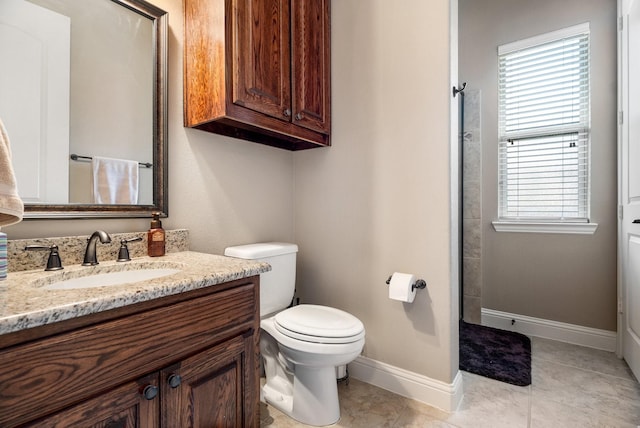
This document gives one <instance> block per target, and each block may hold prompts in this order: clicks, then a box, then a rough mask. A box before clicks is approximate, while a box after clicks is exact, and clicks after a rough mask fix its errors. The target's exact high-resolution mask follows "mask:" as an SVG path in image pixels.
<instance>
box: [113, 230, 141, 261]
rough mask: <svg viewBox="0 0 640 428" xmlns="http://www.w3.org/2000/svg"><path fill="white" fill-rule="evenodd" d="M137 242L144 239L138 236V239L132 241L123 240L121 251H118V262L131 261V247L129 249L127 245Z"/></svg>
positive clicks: (131, 239)
mask: <svg viewBox="0 0 640 428" xmlns="http://www.w3.org/2000/svg"><path fill="white" fill-rule="evenodd" d="M137 241H142V237H141V236H138V237H137V238H130V239H123V240H121V241H120V251H118V259H117V260H116V261H117V262H128V261H129V260H131V257H129V247H127V244H128V243H129V242H137Z"/></svg>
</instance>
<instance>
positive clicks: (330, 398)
mask: <svg viewBox="0 0 640 428" xmlns="http://www.w3.org/2000/svg"><path fill="white" fill-rule="evenodd" d="M335 374H336V369H335V367H300V366H298V367H296V373H295V377H294V380H293V395H287V394H283V393H281V392H279V391H278V389H279V388H277V386H276V388H274V387H272V386H271V385H269V382H268V381H267V383H266V384H265V385H264V386H263V387H262V396H263V397H264V399H265V401H266V402H267V403H268V404H270V405H272V406H273V407H275V408H276V409H278V410H280V411H281V412H282V413H284V414H286V415H288V416H290V417H292V418H293V419H295V420H297V421H298V422H302V423H303V424H306V425H313V426H325V425H331V424H334V423H336V422H338V420H339V419H340V403H339V401H338V384H337V381H336V376H335ZM293 397H295V401H294V399H293Z"/></svg>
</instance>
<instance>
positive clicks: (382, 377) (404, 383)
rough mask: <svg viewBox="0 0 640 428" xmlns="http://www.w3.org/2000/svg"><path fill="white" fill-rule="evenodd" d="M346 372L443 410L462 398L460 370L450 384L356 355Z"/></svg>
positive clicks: (457, 402)
mask: <svg viewBox="0 0 640 428" xmlns="http://www.w3.org/2000/svg"><path fill="white" fill-rule="evenodd" d="M349 376H351V377H353V378H355V379H358V380H361V381H363V382H366V383H369V384H371V385H374V386H377V387H379V388H382V389H386V390H388V391H391V392H393V393H395V394H398V395H402V396H403V397H407V398H411V399H413V400H417V401H421V402H423V403H425V404H428V405H430V406H433V407H436V408H438V409H441V410H444V411H446V412H453V411H454V410H456V409H457V408H458V405H459V404H460V400H462V375H461V374H460V371H458V372H457V374H456V377H455V378H454V380H453V383H450V384H449V383H445V382H442V381H439V380H435V379H432V378H430V377H427V376H423V375H421V374H417V373H414V372H410V371H407V370H404V369H401V368H399V367H395V366H392V365H390V364H386V363H382V362H380V361H376V360H373V359H371V358H367V357H363V356H359V357H358V358H356V359H355V360H354V361H353V362H351V363H350V364H349Z"/></svg>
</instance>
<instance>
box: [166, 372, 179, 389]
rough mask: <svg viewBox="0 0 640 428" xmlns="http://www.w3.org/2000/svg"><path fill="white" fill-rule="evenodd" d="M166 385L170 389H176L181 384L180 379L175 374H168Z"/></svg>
mask: <svg viewBox="0 0 640 428" xmlns="http://www.w3.org/2000/svg"><path fill="white" fill-rule="evenodd" d="M167 383H168V384H169V386H170V387H171V388H177V387H179V386H180V384H181V383H182V377H180V375H179V374H175V373H173V374H170V375H169V377H168V378H167Z"/></svg>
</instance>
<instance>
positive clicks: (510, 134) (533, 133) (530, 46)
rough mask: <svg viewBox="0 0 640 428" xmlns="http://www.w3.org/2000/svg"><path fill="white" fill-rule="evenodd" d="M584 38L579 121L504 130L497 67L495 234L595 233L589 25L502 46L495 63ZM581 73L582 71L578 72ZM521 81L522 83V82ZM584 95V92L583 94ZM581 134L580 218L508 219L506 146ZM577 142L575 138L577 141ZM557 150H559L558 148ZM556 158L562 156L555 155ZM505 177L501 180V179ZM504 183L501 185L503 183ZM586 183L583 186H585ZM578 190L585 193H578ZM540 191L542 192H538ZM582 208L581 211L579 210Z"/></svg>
mask: <svg viewBox="0 0 640 428" xmlns="http://www.w3.org/2000/svg"><path fill="white" fill-rule="evenodd" d="M585 35H586V36H587V37H588V39H587V42H586V43H587V47H588V51H587V54H586V56H587V61H588V62H587V65H586V73H585V76H583V77H584V80H586V83H585V82H583V81H582V84H583V85H586V106H581V107H580V108H578V109H576V110H575V111H576V112H578V113H580V114H578V116H579V117H580V120H579V121H577V122H575V123H571V124H569V125H567V124H559V125H551V126H549V125H546V126H537V127H533V126H532V125H531V126H530V127H529V128H527V126H526V125H525V126H523V127H521V128H518V127H517V126H516V129H515V131H513V130H507V122H506V118H507V117H508V115H506V114H505V112H504V110H505V108H506V105H503V104H501V103H502V102H503V100H504V98H503V95H504V93H503V92H502V91H503V88H502V87H501V85H500V79H501V78H502V77H503V75H502V72H501V69H500V65H499V67H498V81H499V84H498V116H499V117H498V141H499V144H500V148H499V159H498V173H499V179H498V181H499V182H498V220H497V221H494V222H493V226H494V228H495V230H496V231H499V232H530V233H572V234H574V233H580V234H583V233H586V234H591V233H594V232H595V230H596V228H597V224H596V223H593V222H591V221H590V204H591V177H590V160H591V153H590V146H591V142H590V140H591V120H590V119H591V118H590V110H591V108H590V107H591V87H590V85H591V79H590V55H591V52H590V50H591V47H590V44H591V35H590V28H589V24H588V23H584V24H579V25H575V26H571V27H567V28H563V29H561V30H557V31H552V32H549V33H545V34H541V35H538V36H535V37H531V38H527V39H523V40H519V41H516V42H513V43H508V44H505V45H501V46H499V47H498V61H499V63H500V60H501V59H502V57H503V56H504V55H509V54H514V53H516V52H519V51H523V50H530V51H531V52H534V51H535V49H536V48H538V47H541V46H542V45H545V44H548V43H552V42H558V41H560V40H562V39H567V38H577V39H579V38H583V37H584V36H585ZM581 70H582V69H581ZM523 80H524V79H523ZM583 93H584V90H583ZM543 107H544V108H543V109H540V112H545V111H546V110H548V107H546V106H544V105H543ZM580 133H584V134H586V140H583V142H584V143H585V144H584V147H580V148H579V150H578V151H577V152H576V154H575V155H572V156H574V157H575V159H576V163H577V165H578V167H577V169H578V173H577V174H576V175H577V176H578V183H580V182H581V181H580V180H582V183H583V185H582V187H581V185H580V184H576V186H575V189H576V192H577V194H578V196H579V198H581V199H580V201H581V202H580V203H579V204H578V206H579V209H578V212H579V214H581V215H580V216H576V217H572V216H569V217H562V216H560V217H559V216H549V217H545V216H528V217H527V216H519V215H508V213H507V212H506V209H507V201H506V199H505V198H506V196H507V193H506V192H507V189H506V188H505V186H506V185H507V184H506V171H505V168H506V163H505V162H507V160H506V158H503V157H504V156H506V155H507V151H506V150H507V147H506V144H508V143H511V144H512V141H515V140H518V139H520V140H524V139H534V140H535V139H537V140H538V143H536V144H541V141H542V139H543V138H549V137H550V136H551V135H565V136H568V135H569V134H576V135H579V134H580ZM576 138H577V137H576ZM558 146H560V145H559V144H558ZM555 156H564V155H561V154H560V155H559V154H556V155H555ZM581 156H582V157H584V161H582V160H581V159H582V158H581ZM558 159H563V158H562V157H558ZM503 177H504V178H503ZM503 180H504V181H503ZM585 180H586V183H585V182H584V181H585ZM558 189H559V190H562V189H561V187H558ZM581 189H585V190H584V191H583V192H582V193H581ZM539 190H543V189H542V188H539ZM562 194H563V195H564V196H562V198H563V201H564V200H565V198H566V193H565V191H564V190H562ZM580 208H582V210H581V209H580Z"/></svg>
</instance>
